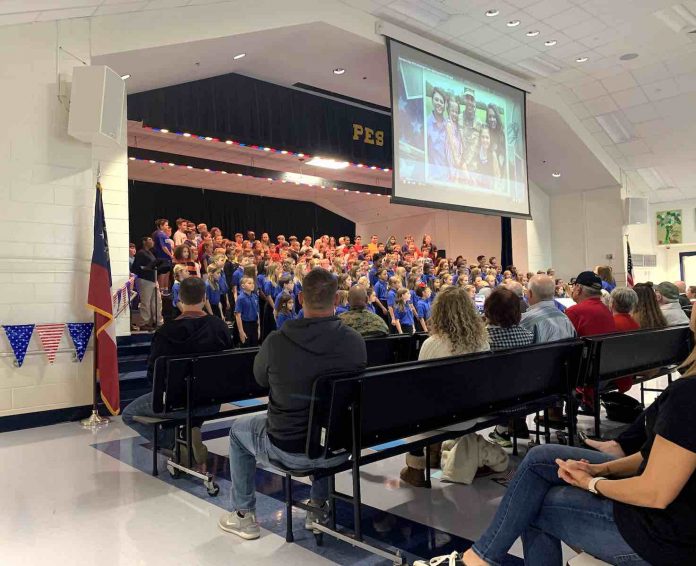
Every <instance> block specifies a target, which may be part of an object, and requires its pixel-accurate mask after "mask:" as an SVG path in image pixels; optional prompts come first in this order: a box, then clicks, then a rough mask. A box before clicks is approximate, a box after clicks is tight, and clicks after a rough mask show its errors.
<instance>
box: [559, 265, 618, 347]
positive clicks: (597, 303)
mask: <svg viewBox="0 0 696 566" xmlns="http://www.w3.org/2000/svg"><path fill="white" fill-rule="evenodd" d="M571 284H572V285H573V293H572V295H571V296H572V298H573V300H574V301H575V302H576V303H577V304H576V305H574V306H572V307H570V308H569V309H568V310H567V311H565V313H566V316H567V317H568V318H569V319H570V322H572V323H573V326H574V327H575V330H576V331H577V333H578V336H593V335H596V334H607V333H609V332H616V325H615V324H614V317H613V316H612V314H611V311H610V310H609V309H608V308H607V307H606V306H604V303H602V298H601V297H602V280H601V279H600V278H599V275H597V274H596V273H594V272H592V271H583V272H582V273H581V274H580V275H578V276H577V277H576V278H575V279H571Z"/></svg>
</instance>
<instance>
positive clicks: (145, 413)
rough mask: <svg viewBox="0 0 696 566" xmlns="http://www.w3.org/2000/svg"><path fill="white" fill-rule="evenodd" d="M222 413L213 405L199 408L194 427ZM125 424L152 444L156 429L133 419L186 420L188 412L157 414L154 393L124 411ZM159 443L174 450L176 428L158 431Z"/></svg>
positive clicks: (137, 400) (194, 412) (142, 397)
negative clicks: (153, 406) (207, 418)
mask: <svg viewBox="0 0 696 566" xmlns="http://www.w3.org/2000/svg"><path fill="white" fill-rule="evenodd" d="M219 412H220V405H212V406H210V407H198V408H197V409H195V410H194V411H193V417H194V418H193V426H200V425H201V424H202V423H203V420H204V418H203V417H209V416H211V415H215V414H217V413H219ZM121 416H122V418H123V423H124V424H125V425H127V426H129V427H130V428H132V429H133V430H134V431H135V432H137V433H138V434H139V435H140V436H142V437H143V438H146V439H147V440H149V441H150V442H152V441H153V440H154V435H153V434H152V432H153V430H154V427H153V426H152V425H146V424H142V423H139V422H138V421H135V420H133V417H136V416H137V417H158V418H163V419H185V418H186V411H174V412H171V413H155V412H154V411H153V410H152V393H146V394H145V395H142V396H141V397H138V398H137V399H134V400H133V401H131V403H130V404H129V405H128V406H127V407H126V408H125V409H123V413H122V415H121ZM157 442H158V444H159V447H160V448H169V449H172V448H174V428H173V427H165V428H158V429H157Z"/></svg>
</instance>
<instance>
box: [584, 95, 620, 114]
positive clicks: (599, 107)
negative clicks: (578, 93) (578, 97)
mask: <svg viewBox="0 0 696 566" xmlns="http://www.w3.org/2000/svg"><path fill="white" fill-rule="evenodd" d="M585 106H586V107H587V109H588V110H589V111H590V113H591V114H594V115H595V116H598V115H599V114H606V113H608V112H613V111H614V110H617V109H618V108H617V106H616V104H615V103H614V101H613V100H612V99H611V97H610V96H600V97H598V98H593V99H592V100H586V101H585Z"/></svg>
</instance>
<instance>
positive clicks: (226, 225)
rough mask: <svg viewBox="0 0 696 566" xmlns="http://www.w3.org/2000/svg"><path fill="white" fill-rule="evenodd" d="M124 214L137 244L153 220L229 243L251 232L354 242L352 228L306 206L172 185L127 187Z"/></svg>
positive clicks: (341, 219) (347, 222)
mask: <svg viewBox="0 0 696 566" xmlns="http://www.w3.org/2000/svg"><path fill="white" fill-rule="evenodd" d="M128 212H129V217H130V238H131V240H130V241H131V242H135V243H136V244H137V243H138V242H139V240H140V238H142V237H143V236H148V235H150V234H151V233H152V232H153V231H154V229H155V225H154V222H155V220H156V219H157V218H167V219H169V222H170V224H171V225H172V227H173V229H174V230H176V225H175V224H174V222H175V220H176V219H177V218H180V217H181V218H186V219H188V220H191V221H192V222H195V223H196V224H198V223H200V222H205V223H206V224H207V225H208V228H212V227H213V226H217V227H219V228H220V229H221V230H222V233H223V234H224V235H225V236H226V237H228V238H231V237H232V236H234V233H235V232H242V233H246V231H247V230H254V231H255V232H256V235H257V236H261V234H262V233H263V232H268V233H269V234H270V236H271V239H272V240H274V239H275V237H276V236H277V235H278V234H284V235H285V237H286V238H287V237H288V236H291V235H295V236H297V237H298V238H300V239H302V238H303V237H304V236H312V238H313V239H316V238H317V237H319V236H321V235H323V234H329V235H332V236H336V237H338V236H350V237H351V238H353V237H354V236H355V223H354V222H351V221H350V220H348V219H346V218H344V217H342V216H339V215H338V214H334V213H333V212H330V211H328V210H326V209H325V208H322V207H321V206H317V205H316V204H313V203H311V202H304V201H296V200H287V199H278V198H269V197H263V196H256V195H245V194H237V193H227V192H224V191H213V190H209V189H195V188H191V187H179V186H175V185H160V184H156V183H145V182H142V181H129V187H128Z"/></svg>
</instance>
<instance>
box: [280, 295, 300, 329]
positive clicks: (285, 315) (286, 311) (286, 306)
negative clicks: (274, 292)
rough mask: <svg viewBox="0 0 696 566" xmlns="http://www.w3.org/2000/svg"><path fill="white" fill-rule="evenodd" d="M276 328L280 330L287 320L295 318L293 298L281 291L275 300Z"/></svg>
mask: <svg viewBox="0 0 696 566" xmlns="http://www.w3.org/2000/svg"><path fill="white" fill-rule="evenodd" d="M276 313H277V314H276V328H277V329H278V330H280V329H281V328H282V327H283V324H285V323H286V322H287V321H288V320H295V319H296V318H297V315H296V314H295V299H294V298H293V297H292V295H289V294H288V293H281V294H280V295H278V299H277V300H276Z"/></svg>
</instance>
